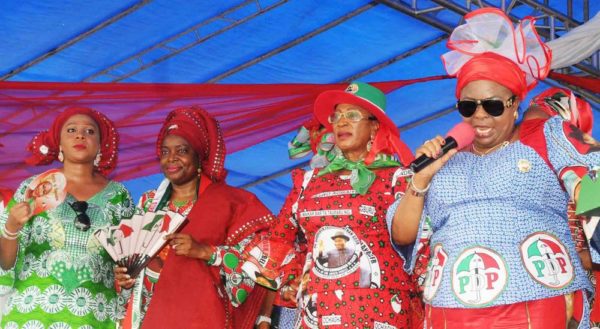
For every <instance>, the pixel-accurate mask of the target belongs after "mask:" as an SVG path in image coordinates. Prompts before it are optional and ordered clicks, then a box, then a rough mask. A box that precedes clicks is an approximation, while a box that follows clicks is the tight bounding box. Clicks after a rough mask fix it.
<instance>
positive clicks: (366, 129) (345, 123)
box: [332, 104, 379, 161]
mask: <svg viewBox="0 0 600 329" xmlns="http://www.w3.org/2000/svg"><path fill="white" fill-rule="evenodd" d="M353 111H358V112H360V114H361V115H362V118H361V119H360V120H359V121H357V122H354V121H351V120H349V119H348V118H347V117H346V116H344V115H346V113H347V112H353ZM335 112H338V113H340V114H342V117H341V118H340V119H339V120H338V121H337V122H335V123H332V127H333V134H334V136H335V144H336V145H337V147H338V148H339V149H340V150H341V151H342V152H343V153H344V155H345V156H346V158H348V159H349V160H353V161H356V160H359V158H360V156H361V155H365V154H366V153H367V143H368V142H369V141H370V140H371V136H373V137H374V136H375V134H376V132H377V129H378V128H379V122H378V121H377V120H373V119H369V118H373V116H372V115H371V113H369V111H367V110H365V109H364V108H362V107H360V106H358V105H353V104H338V105H337V106H336V107H335Z"/></svg>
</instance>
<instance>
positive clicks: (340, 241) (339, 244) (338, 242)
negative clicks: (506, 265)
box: [333, 236, 346, 250]
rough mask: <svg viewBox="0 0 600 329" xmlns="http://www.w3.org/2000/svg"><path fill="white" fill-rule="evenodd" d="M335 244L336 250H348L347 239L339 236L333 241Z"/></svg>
mask: <svg viewBox="0 0 600 329" xmlns="http://www.w3.org/2000/svg"><path fill="white" fill-rule="evenodd" d="M333 244H335V248H336V249H338V250H342V249H344V248H346V239H344V238H342V237H339V236H338V237H336V238H335V239H333Z"/></svg>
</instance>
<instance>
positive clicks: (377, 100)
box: [313, 81, 400, 136]
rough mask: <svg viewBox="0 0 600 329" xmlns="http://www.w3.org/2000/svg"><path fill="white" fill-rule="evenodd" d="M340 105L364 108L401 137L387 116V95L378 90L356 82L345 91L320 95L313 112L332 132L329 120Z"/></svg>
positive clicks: (329, 91) (332, 91) (333, 91)
mask: <svg viewBox="0 0 600 329" xmlns="http://www.w3.org/2000/svg"><path fill="white" fill-rule="evenodd" d="M338 104H352V105H358V106H360V107H362V108H364V109H365V110H367V111H369V113H371V114H372V115H373V116H374V117H375V118H377V121H379V123H380V124H382V125H384V126H387V127H388V128H389V130H390V131H391V132H392V133H393V134H395V135H396V136H400V134H399V133H398V127H396V124H395V123H394V122H393V121H392V120H391V119H390V118H389V117H388V116H387V115H386V114H385V105H386V101H385V94H384V93H383V92H382V91H381V90H379V89H378V88H376V87H373V86H371V85H370V84H368V83H364V82H358V81H355V82H352V83H351V84H350V85H349V86H348V87H346V89H345V90H328V91H325V92H322V93H321V94H319V96H317V99H316V100H315V105H314V108H313V111H314V114H315V116H316V117H317V120H319V122H320V123H321V124H322V125H323V126H325V128H326V129H328V130H331V123H329V120H328V118H329V116H330V115H331V113H333V111H334V110H335V107H336V106H337V105H338Z"/></svg>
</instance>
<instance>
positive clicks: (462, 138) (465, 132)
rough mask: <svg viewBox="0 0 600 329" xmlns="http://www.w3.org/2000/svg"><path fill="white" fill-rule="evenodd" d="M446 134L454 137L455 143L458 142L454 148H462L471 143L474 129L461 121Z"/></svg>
mask: <svg viewBox="0 0 600 329" xmlns="http://www.w3.org/2000/svg"><path fill="white" fill-rule="evenodd" d="M446 136H448V137H452V138H454V140H455V141H456V144H458V146H457V147H456V148H457V149H459V150H462V149H464V148H465V147H467V146H469V145H471V144H472V143H473V140H474V139H475V129H473V127H472V126H471V125H470V124H468V123H466V122H461V123H459V124H457V125H456V126H454V128H452V129H450V131H449V132H448V134H447V135H446Z"/></svg>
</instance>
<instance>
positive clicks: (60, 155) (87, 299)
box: [0, 107, 133, 329]
mask: <svg viewBox="0 0 600 329" xmlns="http://www.w3.org/2000/svg"><path fill="white" fill-rule="evenodd" d="M117 143H118V134H117V132H116V130H115V128H114V125H113V123H112V122H111V121H110V120H109V119H108V118H106V116H104V115H103V114H101V113H99V112H97V111H94V110H91V109H88V108H83V107H72V108H69V109H67V110H65V111H64V112H62V113H60V114H59V115H58V116H57V118H56V119H55V121H54V123H53V124H52V127H51V128H50V129H49V130H48V131H44V132H42V133H40V134H38V135H37V136H36V137H34V139H33V140H32V141H31V143H30V145H29V147H28V149H29V150H30V151H31V152H32V156H31V157H30V158H28V159H27V160H26V162H27V163H29V164H35V165H41V164H49V163H51V162H53V161H54V160H58V161H60V162H62V167H60V168H57V169H54V170H50V171H47V172H45V173H42V174H40V175H37V176H34V177H31V178H29V179H27V180H25V181H24V182H23V183H22V184H21V185H20V186H19V188H18V189H17V190H16V192H15V194H14V197H13V199H12V200H11V201H10V202H9V204H8V206H7V209H6V210H5V211H4V212H3V213H2V214H1V215H0V266H1V268H2V269H1V270H0V289H2V290H3V291H4V292H8V291H11V290H12V294H11V297H10V298H9V300H8V303H7V305H6V309H5V310H4V316H3V318H2V323H1V324H0V327H1V328H4V329H13V328H36V329H37V328H50V329H59V328H60V329H62V328H77V329H79V328H86V329H87V328H89V329H91V328H94V329H98V328H115V325H116V324H115V320H114V319H115V318H117V317H119V314H116V312H117V307H116V305H117V295H116V293H115V289H114V276H113V266H114V263H113V261H112V260H111V258H110V256H109V255H108V254H107V253H106V252H105V251H104V249H103V248H102V247H101V246H100V244H99V243H98V241H97V240H96V238H95V237H94V236H93V232H95V231H96V230H97V229H98V228H102V227H106V226H109V225H114V224H116V223H117V222H118V221H119V220H120V219H121V218H122V217H130V216H131V215H132V214H133V207H132V202H131V197H130V195H129V192H127V190H126V189H125V188H124V186H123V185H121V184H120V183H116V182H113V181H110V180H108V179H107V178H106V177H105V175H107V174H108V173H110V172H111V171H112V170H113V169H114V168H115V165H116V159H117V153H116V152H117ZM0 292H1V291H0Z"/></svg>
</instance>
